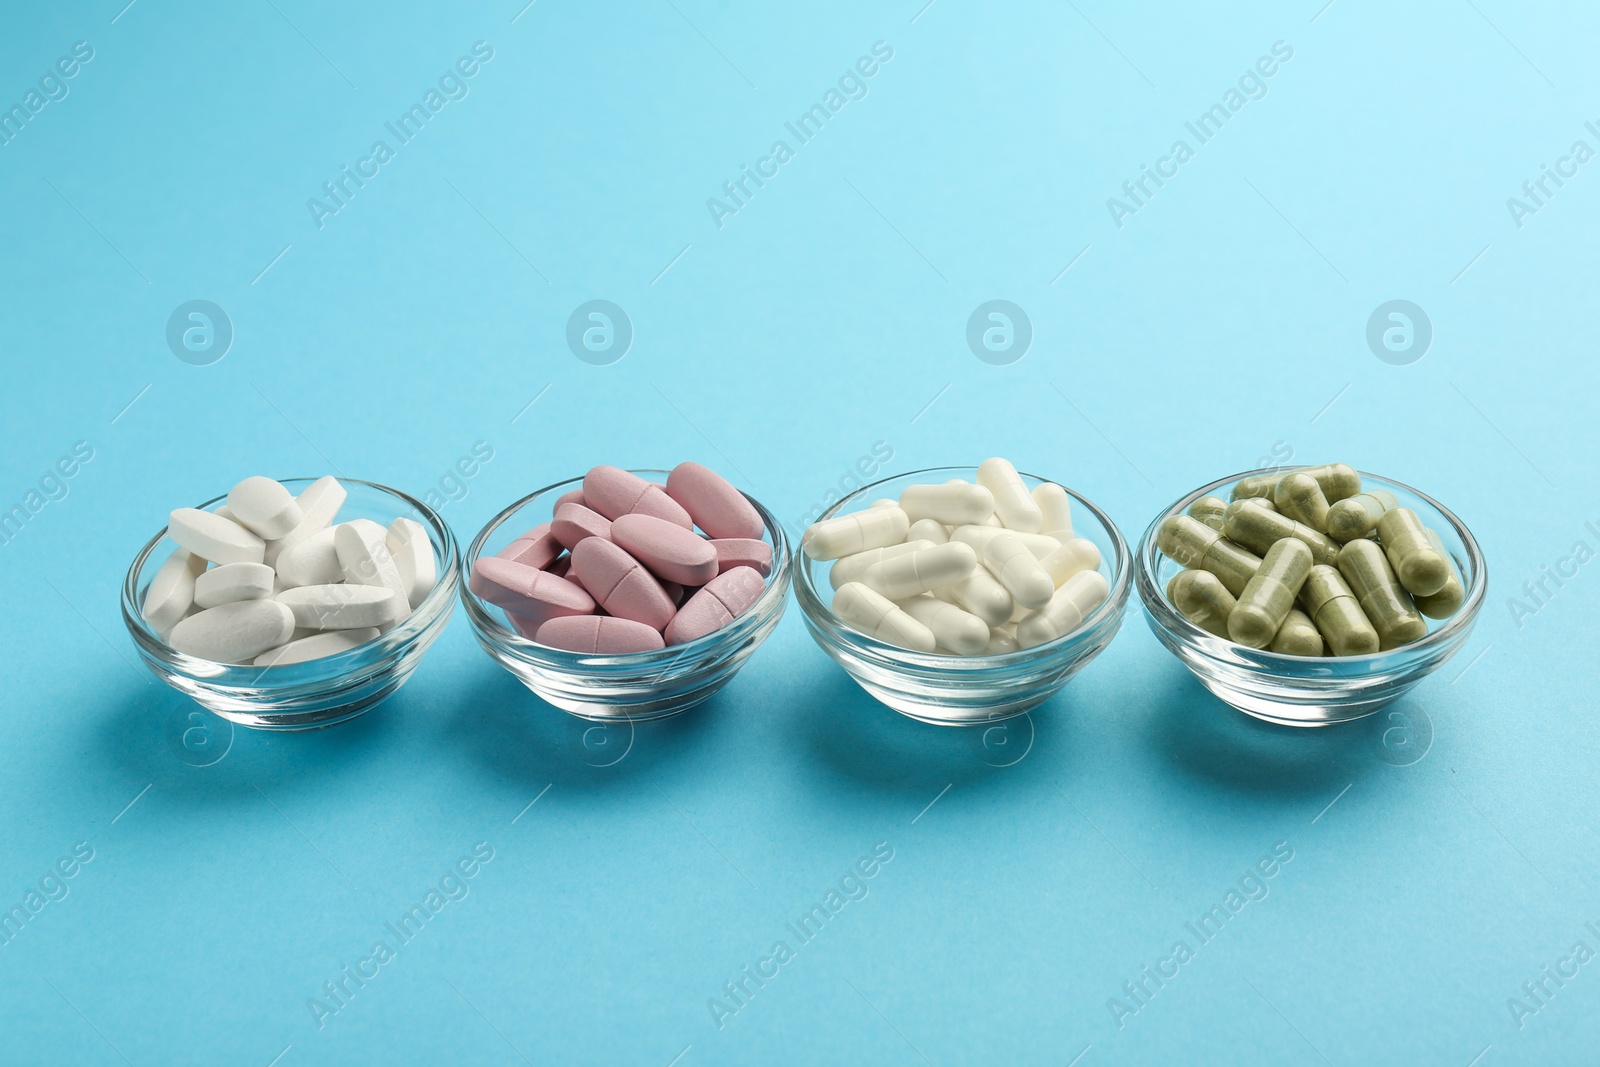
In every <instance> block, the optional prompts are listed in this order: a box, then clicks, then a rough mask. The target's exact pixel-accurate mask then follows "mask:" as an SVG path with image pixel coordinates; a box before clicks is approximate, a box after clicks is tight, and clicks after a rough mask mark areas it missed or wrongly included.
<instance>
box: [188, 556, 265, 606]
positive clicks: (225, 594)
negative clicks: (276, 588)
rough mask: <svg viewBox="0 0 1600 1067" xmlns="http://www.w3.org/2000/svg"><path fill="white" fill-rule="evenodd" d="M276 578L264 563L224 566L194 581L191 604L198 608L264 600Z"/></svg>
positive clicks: (213, 569) (212, 569)
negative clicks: (240, 601) (196, 605)
mask: <svg viewBox="0 0 1600 1067" xmlns="http://www.w3.org/2000/svg"><path fill="white" fill-rule="evenodd" d="M275 577H277V576H276V575H275V574H274V573H273V571H272V568H271V567H269V566H267V565H266V564H265V563H224V564H223V565H222V566H220V567H212V568H211V569H210V570H208V571H206V572H205V573H204V574H202V575H199V576H198V577H196V578H195V580H194V602H195V603H196V604H198V605H199V606H200V607H201V608H214V607H216V606H217V605H218V604H232V603H234V602H235V601H238V600H266V599H267V598H268V597H270V596H272V580H273V579H274V578H275Z"/></svg>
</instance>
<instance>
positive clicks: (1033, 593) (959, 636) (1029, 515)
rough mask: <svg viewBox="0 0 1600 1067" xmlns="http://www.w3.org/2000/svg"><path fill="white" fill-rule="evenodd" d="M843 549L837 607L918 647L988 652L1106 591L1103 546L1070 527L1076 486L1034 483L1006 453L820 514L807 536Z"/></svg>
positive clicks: (811, 543) (1069, 622)
mask: <svg viewBox="0 0 1600 1067" xmlns="http://www.w3.org/2000/svg"><path fill="white" fill-rule="evenodd" d="M801 547H802V549H803V550H804V551H805V554H806V555H807V556H809V557H811V558H812V559H815V560H833V561H834V563H833V566H832V567H831V568H830V569H829V572H828V581H829V584H831V585H832V586H833V590H834V592H833V613H834V614H835V615H837V616H838V617H839V618H840V619H841V620H843V621H844V622H846V623H848V624H849V625H850V626H852V627H853V628H855V629H857V630H860V631H861V632H862V633H864V634H866V635H867V636H868V637H873V638H876V639H877V640H879V641H884V642H887V643H888V644H891V645H899V646H901V647H903V648H910V649H914V650H916V651H918V652H937V653H943V654H947V655H955V656H986V655H995V654H998V653H1003V652H1016V651H1017V650H1018V649H1023V648H1033V647H1034V646H1036V645H1042V644H1044V643H1045V642H1047V641H1053V640H1055V639H1056V638H1058V637H1064V636H1066V635H1067V634H1069V633H1071V632H1073V631H1074V630H1076V629H1078V627H1079V626H1081V625H1082V624H1083V622H1084V620H1085V619H1087V618H1088V617H1089V614H1090V613H1091V612H1093V611H1094V610H1095V608H1097V607H1099V606H1100V605H1101V604H1102V603H1104V601H1105V599H1106V596H1107V593H1108V592H1109V589H1108V586H1107V584H1106V579H1105V577H1104V576H1103V575H1101V573H1100V570H1099V567H1100V550H1099V549H1098V548H1096V547H1095V546H1094V543H1093V542H1091V541H1088V540H1086V539H1084V538H1082V537H1075V536H1073V533H1072V498H1071V497H1070V496H1069V495H1068V494H1067V491H1066V490H1065V489H1063V488H1061V486H1059V485H1055V484H1053V483H1050V482H1045V483H1043V484H1041V485H1038V486H1035V487H1034V489H1033V490H1032V491H1031V492H1030V491H1029V489H1028V487H1027V484H1026V483H1024V482H1023V480H1022V476H1021V475H1019V474H1018V473H1017V469H1016V468H1015V467H1013V466H1012V465H1011V464H1010V462H1008V461H1007V460H1004V459H987V460H984V461H983V463H982V465H980V466H979V467H978V474H977V481H976V482H975V483H974V482H967V481H965V480H963V479H960V478H957V479H954V480H952V481H948V482H945V483H944V484H942V485H911V486H907V487H906V488H905V490H904V491H903V492H902V493H901V494H900V499H898V500H879V501H877V502H876V503H874V504H873V505H872V506H871V507H869V508H867V509H866V510H864V511H857V512H852V513H851V514H849V515H841V516H838V517H836V518H832V519H824V520H823V521H821V522H817V523H813V524H812V525H811V527H810V528H809V529H807V530H806V534H805V538H804V539H803V540H802V542H801Z"/></svg>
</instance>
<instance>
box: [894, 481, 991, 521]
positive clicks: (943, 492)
mask: <svg viewBox="0 0 1600 1067" xmlns="http://www.w3.org/2000/svg"><path fill="white" fill-rule="evenodd" d="M900 507H901V508H903V509H904V510H905V513H906V514H907V515H909V516H910V517H911V521H912V522H916V521H917V520H918V519H936V520H938V521H939V522H943V523H950V524H953V525H959V524H961V523H967V522H973V523H981V522H983V521H984V520H985V519H987V518H988V517H989V516H990V515H993V514H994V494H992V493H990V492H989V490H987V489H985V488H984V487H983V486H981V485H966V484H962V485H948V484H946V485H908V486H906V488H905V490H904V491H903V492H902V493H901V494H900Z"/></svg>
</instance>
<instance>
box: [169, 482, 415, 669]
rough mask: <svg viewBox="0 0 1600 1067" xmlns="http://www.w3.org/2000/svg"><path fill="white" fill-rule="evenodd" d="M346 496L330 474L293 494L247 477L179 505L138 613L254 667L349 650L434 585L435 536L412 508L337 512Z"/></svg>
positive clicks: (200, 650)
mask: <svg viewBox="0 0 1600 1067" xmlns="http://www.w3.org/2000/svg"><path fill="white" fill-rule="evenodd" d="M345 496H346V493H345V488H344V486H342V485H340V484H339V482H338V481H337V480H336V479H334V478H332V477H324V478H318V479H317V480H316V481H314V482H312V483H311V484H310V485H308V486H306V488H305V489H304V490H302V491H301V493H300V495H299V496H295V495H294V494H292V493H290V492H289V490H288V489H286V488H285V487H284V486H283V485H282V484H281V483H280V482H276V481H274V480H273V479H271V478H262V477H253V478H246V479H245V480H244V481H242V482H240V483H239V484H238V485H236V486H234V487H233V489H232V490H231V491H230V492H229V493H228V498H227V503H226V504H224V505H222V506H221V507H219V508H217V510H215V511H202V510H201V509H199V508H179V509H178V510H176V511H174V512H173V513H172V514H171V516H170V517H169V518H168V520H167V536H168V537H170V538H172V540H174V541H176V542H177V544H178V547H177V549H176V550H174V551H173V553H172V555H170V556H168V557H167V560H166V562H165V563H163V564H162V565H161V567H160V569H159V570H157V571H156V574H155V577H154V578H152V579H151V581H150V588H149V590H148V591H147V592H146V594H145V598H144V606H143V610H142V614H143V615H144V619H145V621H146V622H147V623H149V624H150V627H151V628H152V629H153V630H155V631H156V632H157V633H158V634H160V635H161V638H162V640H164V641H166V642H167V644H169V645H171V646H172V647H173V648H174V649H176V650H177V651H179V652H182V653H183V654H185V655H188V656H196V657H199V658H200V659H208V660H213V661H215V662H217V663H231V664H253V665H255V666H257V667H276V666H284V665H287V664H291V663H304V662H306V661H307V660H313V659H321V658H322V657H324V656H331V655H335V654H337V653H340V652H348V651H349V650H351V649H353V648H355V647H356V646H358V645H363V644H365V643H366V642H368V641H371V640H372V639H373V638H375V637H377V636H378V635H379V634H380V633H383V632H385V631H387V630H391V629H393V628H394V627H395V626H396V625H398V624H399V623H401V622H403V621H404V620H405V618H406V616H408V615H410V614H411V612H413V611H415V610H416V608H417V606H418V605H419V604H421V603H422V600H423V598H424V597H426V596H427V595H428V592H429V590H431V589H432V588H433V585H434V581H435V578H436V571H435V566H436V565H435V559H434V549H433V541H432V539H431V538H430V537H429V536H428V531H427V529H426V528H425V527H424V526H423V525H422V524H421V523H420V522H417V521H416V520H415V519H408V518H404V517H402V518H398V519H395V520H394V521H393V522H392V523H390V524H389V525H388V527H384V526H382V525H381V524H379V523H377V522H374V521H372V520H371V519H351V520H349V521H348V522H341V523H337V524H336V523H334V521H333V520H334V518H335V517H337V515H338V514H339V509H340V507H342V506H343V505H344V501H345Z"/></svg>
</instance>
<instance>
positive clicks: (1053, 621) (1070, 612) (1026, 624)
mask: <svg viewBox="0 0 1600 1067" xmlns="http://www.w3.org/2000/svg"><path fill="white" fill-rule="evenodd" d="M1108 592H1109V588H1108V586H1107V585H1106V580H1105V578H1104V576H1102V575H1101V574H1100V572H1099V571H1079V572H1078V573H1077V574H1074V575H1073V576H1072V577H1071V578H1068V579H1067V581H1066V584H1065V585H1063V586H1062V587H1061V588H1060V589H1057V590H1056V592H1055V595H1054V596H1052V597H1051V598H1050V603H1048V604H1046V605H1045V606H1044V607H1043V608H1041V609H1040V610H1038V611H1036V612H1034V613H1033V614H1032V615H1029V616H1028V617H1027V618H1026V619H1023V620H1022V621H1021V622H1020V623H1018V624H1017V643H1018V644H1020V645H1021V646H1022V647H1023V648H1033V647H1035V646H1036V645H1042V644H1044V643H1045V642H1046V641H1054V640H1055V639H1056V638H1058V637H1065V636H1066V635H1067V634H1070V633H1072V632H1073V631H1074V630H1076V629H1077V628H1078V627H1080V626H1082V625H1083V621H1084V620H1085V619H1087V618H1088V617H1089V615H1090V613H1091V612H1093V611H1094V609H1095V608H1098V607H1099V606H1100V605H1101V604H1103V603H1105V599H1106V595H1107V593H1108Z"/></svg>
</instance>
